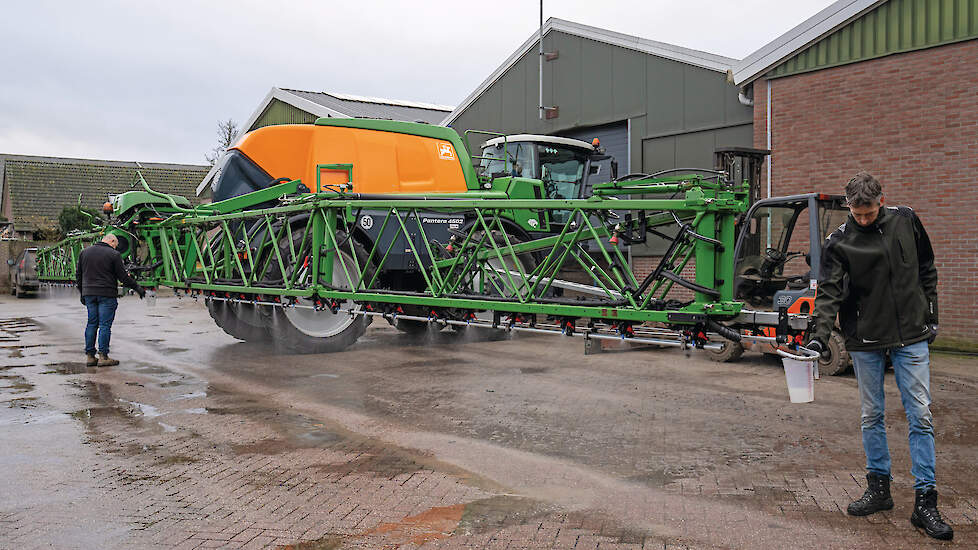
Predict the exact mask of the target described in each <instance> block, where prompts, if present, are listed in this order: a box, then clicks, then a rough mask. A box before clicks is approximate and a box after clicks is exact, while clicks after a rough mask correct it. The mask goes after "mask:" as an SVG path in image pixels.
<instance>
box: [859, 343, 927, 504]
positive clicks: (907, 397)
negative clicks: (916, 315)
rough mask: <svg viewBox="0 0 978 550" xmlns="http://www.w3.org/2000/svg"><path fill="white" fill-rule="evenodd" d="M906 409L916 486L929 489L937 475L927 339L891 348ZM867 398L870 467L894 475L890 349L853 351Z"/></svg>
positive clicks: (861, 395) (864, 400)
mask: <svg viewBox="0 0 978 550" xmlns="http://www.w3.org/2000/svg"><path fill="white" fill-rule="evenodd" d="M889 352H890V358H891V359H892V361H893V370H894V372H895V374H896V383H897V387H898V388H900V399H901V400H902V401H903V410H904V411H905V412H906V413H907V424H909V428H910V434H909V440H910V461H911V463H912V466H911V468H910V473H911V474H913V477H914V479H915V480H916V481H915V482H914V488H915V489H930V488H933V487H934V486H935V485H936V481H935V480H934V425H933V422H932V418H931V414H930V348H929V347H928V346H927V342H926V341H923V342H917V343H916V344H911V345H909V346H903V347H895V348H890V349H889ZM849 354H850V355H851V356H852V362H853V363H854V365H855V368H856V379H857V380H858V382H859V398H860V400H861V402H862V432H863V449H864V450H865V451H866V469H867V470H869V471H870V472H873V473H877V474H880V475H885V476H887V477H889V475H890V449H889V447H888V446H887V444H886V425H885V424H884V423H883V418H884V397H883V371H884V369H885V368H886V356H885V350H879V351H850V352H849Z"/></svg>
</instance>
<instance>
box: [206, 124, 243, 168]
mask: <svg viewBox="0 0 978 550" xmlns="http://www.w3.org/2000/svg"><path fill="white" fill-rule="evenodd" d="M236 137H238V123H237V122H235V121H234V120H233V119H230V118H229V119H227V120H219V121H218V122H217V147H215V148H213V149H211V151H210V152H209V153H204V158H205V159H207V162H208V163H209V164H210V165H211V166H213V165H214V163H215V162H217V159H219V158H221V155H223V154H224V151H227V148H228V147H230V146H231V145H233V144H234V138H236Z"/></svg>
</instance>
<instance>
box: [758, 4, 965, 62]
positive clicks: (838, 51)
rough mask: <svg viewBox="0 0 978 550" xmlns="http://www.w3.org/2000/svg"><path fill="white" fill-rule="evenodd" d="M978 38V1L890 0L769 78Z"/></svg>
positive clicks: (799, 55)
mask: <svg viewBox="0 0 978 550" xmlns="http://www.w3.org/2000/svg"><path fill="white" fill-rule="evenodd" d="M975 38H978V0H890V1H889V2H886V3H884V4H881V5H880V6H878V7H877V8H875V9H873V10H872V11H870V12H868V13H866V14H865V15H863V16H862V17H860V18H858V19H856V20H854V21H852V22H851V23H849V24H847V25H846V26H844V27H842V28H841V29H839V30H837V31H835V32H834V33H832V34H830V35H828V36H826V37H824V38H822V39H821V40H819V41H818V42H816V43H815V44H812V45H811V46H809V47H808V48H806V49H804V50H802V51H800V52H798V53H797V54H795V55H794V56H793V57H791V58H789V59H787V60H786V61H785V62H784V63H781V64H780V65H778V66H777V67H775V68H774V69H771V71H770V72H768V74H767V76H768V77H769V78H777V77H781V76H789V75H793V74H798V73H803V72H808V71H814V70H818V69H825V68H828V67H835V66H838V65H845V64H847V63H855V62H857V61H865V60H867V59H873V58H876V57H882V56H885V55H890V54H895V53H903V52H909V51H913V50H919V49H923V48H930V47H933V46H940V45H943V44H950V43H952V42H960V41H963V40H972V39H975Z"/></svg>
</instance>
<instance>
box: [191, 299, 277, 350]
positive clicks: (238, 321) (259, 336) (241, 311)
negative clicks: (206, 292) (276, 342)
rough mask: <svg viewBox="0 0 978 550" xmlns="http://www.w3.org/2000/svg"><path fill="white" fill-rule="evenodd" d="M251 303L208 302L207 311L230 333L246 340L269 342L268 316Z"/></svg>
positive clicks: (222, 328)
mask: <svg viewBox="0 0 978 550" xmlns="http://www.w3.org/2000/svg"><path fill="white" fill-rule="evenodd" d="M259 307H260V306H253V305H251V304H235V303H229V302H223V301H220V300H211V301H209V302H207V312H208V313H210V315H211V318H212V319H214V322H215V323H217V326H219V327H221V330H223V331H224V332H226V333H228V335H230V336H232V337H234V338H237V339H238V340H244V341H245V342H267V341H268V340H269V339H271V335H270V334H269V332H268V328H267V324H268V316H267V315H266V314H265V313H264V312H262V311H261V310H260V309H259Z"/></svg>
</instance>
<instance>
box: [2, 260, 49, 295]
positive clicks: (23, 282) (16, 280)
mask: <svg viewBox="0 0 978 550" xmlns="http://www.w3.org/2000/svg"><path fill="white" fill-rule="evenodd" d="M7 264H8V265H9V266H10V293H11V294H12V295H14V296H17V297H18V298H23V297H24V296H26V295H27V293H29V292H37V291H38V289H39V288H40V287H41V284H40V281H38V280H37V249H36V248H25V249H24V251H23V252H21V253H20V254H19V255H18V256H17V258H16V259H12V260H7Z"/></svg>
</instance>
